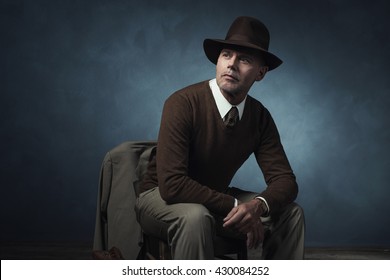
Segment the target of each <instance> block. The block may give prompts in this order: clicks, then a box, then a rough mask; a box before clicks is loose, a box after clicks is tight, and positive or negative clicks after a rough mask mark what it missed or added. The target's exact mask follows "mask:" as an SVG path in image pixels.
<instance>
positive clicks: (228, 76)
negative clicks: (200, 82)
mask: <svg viewBox="0 0 390 280" xmlns="http://www.w3.org/2000/svg"><path fill="white" fill-rule="evenodd" d="M222 77H223V78H225V79H227V80H232V81H235V82H238V81H239V79H238V77H236V76H235V75H232V74H223V75H222Z"/></svg>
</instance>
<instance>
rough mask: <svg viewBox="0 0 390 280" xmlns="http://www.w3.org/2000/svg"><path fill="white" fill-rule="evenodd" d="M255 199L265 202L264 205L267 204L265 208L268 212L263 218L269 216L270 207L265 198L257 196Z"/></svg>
mask: <svg viewBox="0 0 390 280" xmlns="http://www.w3.org/2000/svg"><path fill="white" fill-rule="evenodd" d="M255 198H256V199H260V200H261V201H263V202H264V204H265V206H266V208H267V211H266V212H265V213H263V216H268V213H269V205H268V202H267V200H265V198H264V197H261V196H256V197H255Z"/></svg>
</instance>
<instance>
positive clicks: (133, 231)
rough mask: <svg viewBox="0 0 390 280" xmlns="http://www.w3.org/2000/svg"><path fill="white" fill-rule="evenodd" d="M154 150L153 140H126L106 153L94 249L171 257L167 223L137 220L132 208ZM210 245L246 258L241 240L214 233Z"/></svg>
mask: <svg viewBox="0 0 390 280" xmlns="http://www.w3.org/2000/svg"><path fill="white" fill-rule="evenodd" d="M155 149H156V142H153V141H142V142H141V141H129V142H125V143H122V144H121V145H118V146H117V147H115V148H113V149H112V150H110V151H109V152H108V153H107V154H106V156H105V158H104V160H103V164H102V168H101V172H100V182H99V192H98V207H97V213H96V226H95V236H94V245H93V249H94V250H108V249H109V248H111V247H113V246H115V247H117V248H119V249H120V250H121V251H122V254H123V256H124V258H126V259H136V258H138V259H171V253H170V248H169V245H168V244H167V240H168V236H167V227H168V225H167V224H166V223H163V222H161V221H157V220H149V221H138V219H137V216H136V213H135V211H134V209H135V201H136V198H137V197H138V186H139V183H140V182H141V181H142V178H143V176H144V174H145V172H146V169H147V165H148V163H149V160H150V158H151V156H152V154H153V153H154V152H155ZM149 219H152V218H150V217H149ZM140 223H141V225H140ZM152 223H153V224H154V226H153V227H148V225H151V224H152ZM156 228H158V230H157V231H156ZM214 248H215V252H214V254H215V256H216V258H221V259H231V258H233V256H234V255H235V257H236V258H237V259H247V248H246V242H245V240H244V239H237V238H227V237H219V236H217V237H216V238H215V241H214Z"/></svg>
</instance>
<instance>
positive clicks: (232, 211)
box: [223, 207, 238, 222]
mask: <svg viewBox="0 0 390 280" xmlns="http://www.w3.org/2000/svg"><path fill="white" fill-rule="evenodd" d="M237 211H238V208H237V207H233V208H232V210H230V212H229V213H228V214H227V215H226V217H225V218H224V219H223V221H224V222H226V221H227V220H230V219H231V217H233V216H234V214H236V213H237Z"/></svg>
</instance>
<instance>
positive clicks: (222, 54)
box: [221, 51, 231, 57]
mask: <svg viewBox="0 0 390 280" xmlns="http://www.w3.org/2000/svg"><path fill="white" fill-rule="evenodd" d="M221 56H223V57H230V56H231V55H230V52H228V51H222V52H221Z"/></svg>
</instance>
